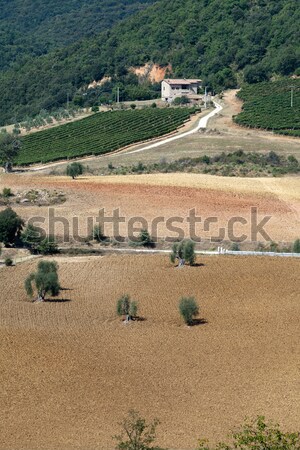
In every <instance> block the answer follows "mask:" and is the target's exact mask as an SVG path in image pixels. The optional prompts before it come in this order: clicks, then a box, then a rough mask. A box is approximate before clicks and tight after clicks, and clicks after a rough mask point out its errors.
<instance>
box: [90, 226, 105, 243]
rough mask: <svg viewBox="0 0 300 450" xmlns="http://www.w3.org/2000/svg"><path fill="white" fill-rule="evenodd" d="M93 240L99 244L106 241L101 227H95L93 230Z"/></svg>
mask: <svg viewBox="0 0 300 450" xmlns="http://www.w3.org/2000/svg"><path fill="white" fill-rule="evenodd" d="M92 236H93V239H94V240H95V241H97V242H102V241H104V240H105V236H104V234H103V233H102V230H101V227H100V225H95V226H94V228H93V234H92Z"/></svg>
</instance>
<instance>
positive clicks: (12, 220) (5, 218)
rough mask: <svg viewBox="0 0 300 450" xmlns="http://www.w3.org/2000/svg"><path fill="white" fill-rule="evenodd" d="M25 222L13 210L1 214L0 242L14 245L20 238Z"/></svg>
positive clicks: (7, 209)
mask: <svg viewBox="0 0 300 450" xmlns="http://www.w3.org/2000/svg"><path fill="white" fill-rule="evenodd" d="M23 225H24V221H23V220H22V219H21V217H19V216H18V214H17V213H16V212H15V211H14V210H13V209H11V208H6V209H4V210H3V211H1V212H0V242H3V244H4V245H5V246H8V245H12V244H14V243H15V241H16V240H17V239H18V238H19V237H20V235H21V231H22V228H23Z"/></svg>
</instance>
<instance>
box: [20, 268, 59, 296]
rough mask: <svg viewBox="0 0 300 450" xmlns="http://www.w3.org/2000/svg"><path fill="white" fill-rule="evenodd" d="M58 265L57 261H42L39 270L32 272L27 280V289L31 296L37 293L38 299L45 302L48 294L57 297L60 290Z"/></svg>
mask: <svg viewBox="0 0 300 450" xmlns="http://www.w3.org/2000/svg"><path fill="white" fill-rule="evenodd" d="M57 269H58V265H57V263H56V262H55V261H40V262H39V263H38V267H37V272H35V273H31V274H30V275H29V276H28V277H27V278H26V280H25V290H26V293H27V295H29V297H33V295H34V292H35V291H36V293H37V299H36V300H37V301H41V302H43V301H44V300H45V296H46V295H47V294H51V296H52V297H56V296H57V295H58V294H59V292H60V284H59V281H58V274H57Z"/></svg>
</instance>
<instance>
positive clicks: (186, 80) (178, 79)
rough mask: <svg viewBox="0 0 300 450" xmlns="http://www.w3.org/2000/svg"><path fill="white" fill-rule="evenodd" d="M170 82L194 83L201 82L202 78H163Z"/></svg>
mask: <svg viewBox="0 0 300 450" xmlns="http://www.w3.org/2000/svg"><path fill="white" fill-rule="evenodd" d="M163 81H165V82H166V83H168V84H194V83H201V81H202V80H191V79H187V78H174V79H172V80H171V79H167V80H163Z"/></svg>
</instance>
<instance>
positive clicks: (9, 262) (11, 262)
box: [4, 257, 13, 267]
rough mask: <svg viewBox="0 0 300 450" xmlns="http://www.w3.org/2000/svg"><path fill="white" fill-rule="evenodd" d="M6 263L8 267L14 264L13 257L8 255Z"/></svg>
mask: <svg viewBox="0 0 300 450" xmlns="http://www.w3.org/2000/svg"><path fill="white" fill-rule="evenodd" d="M4 264H5V265H6V266H7V267H10V266H12V265H13V260H12V259H11V258H9V257H7V258H5V261H4Z"/></svg>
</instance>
